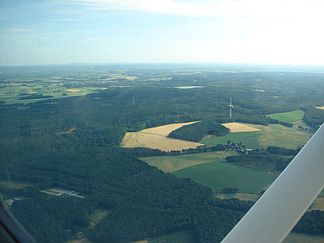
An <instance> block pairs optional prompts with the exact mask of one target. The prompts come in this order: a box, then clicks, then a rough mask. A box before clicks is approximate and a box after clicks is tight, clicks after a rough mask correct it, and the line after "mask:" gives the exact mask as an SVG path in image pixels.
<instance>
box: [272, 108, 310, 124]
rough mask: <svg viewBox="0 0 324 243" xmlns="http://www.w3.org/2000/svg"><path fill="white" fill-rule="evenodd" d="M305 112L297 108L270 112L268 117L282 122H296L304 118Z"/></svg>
mask: <svg viewBox="0 0 324 243" xmlns="http://www.w3.org/2000/svg"><path fill="white" fill-rule="evenodd" d="M304 115H305V112H304V111H302V110H295V111H289V112H282V113H275V114H270V115H268V117H270V118H271V119H275V120H278V121H282V122H288V123H294V122H298V121H300V120H302V119H303V117H304Z"/></svg>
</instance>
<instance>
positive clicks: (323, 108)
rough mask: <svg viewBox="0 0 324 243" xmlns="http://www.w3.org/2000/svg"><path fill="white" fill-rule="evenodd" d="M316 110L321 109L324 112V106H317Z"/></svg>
mask: <svg viewBox="0 0 324 243" xmlns="http://www.w3.org/2000/svg"><path fill="white" fill-rule="evenodd" d="M315 108H316V109H319V110H324V105H322V106H316V107H315Z"/></svg>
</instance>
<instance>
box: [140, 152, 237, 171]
mask: <svg viewBox="0 0 324 243" xmlns="http://www.w3.org/2000/svg"><path fill="white" fill-rule="evenodd" d="M235 154H236V152H233V151H228V152H225V151H219V152H208V153H199V154H186V155H179V156H154V157H145V158H141V159H142V160H143V161H145V162H146V163H148V164H149V165H152V166H155V167H157V168H159V169H160V170H163V171H165V172H170V173H171V172H175V171H177V170H181V169H184V168H187V167H191V166H194V165H199V164H205V163H211V162H215V161H218V160H222V161H223V160H224V159H225V158H226V157H227V156H230V155H235Z"/></svg>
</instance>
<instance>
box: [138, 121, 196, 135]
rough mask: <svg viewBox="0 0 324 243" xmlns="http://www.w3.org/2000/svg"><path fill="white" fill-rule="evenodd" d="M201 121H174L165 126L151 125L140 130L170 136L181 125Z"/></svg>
mask: <svg viewBox="0 0 324 243" xmlns="http://www.w3.org/2000/svg"><path fill="white" fill-rule="evenodd" d="M197 122H199V121H193V122H183V123H172V124H168V125H163V126H158V127H151V128H147V129H144V130H142V131H140V132H142V133H149V134H155V135H160V136H164V137H166V136H168V135H169V134H170V133H171V132H172V131H174V130H177V129H178V128H180V127H183V126H185V125H190V124H194V123H197Z"/></svg>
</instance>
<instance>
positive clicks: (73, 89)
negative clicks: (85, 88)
mask: <svg viewBox="0 0 324 243" xmlns="http://www.w3.org/2000/svg"><path fill="white" fill-rule="evenodd" d="M66 91H67V92H71V93H76V92H80V91H81V90H80V89H76V88H70V89H66Z"/></svg>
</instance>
